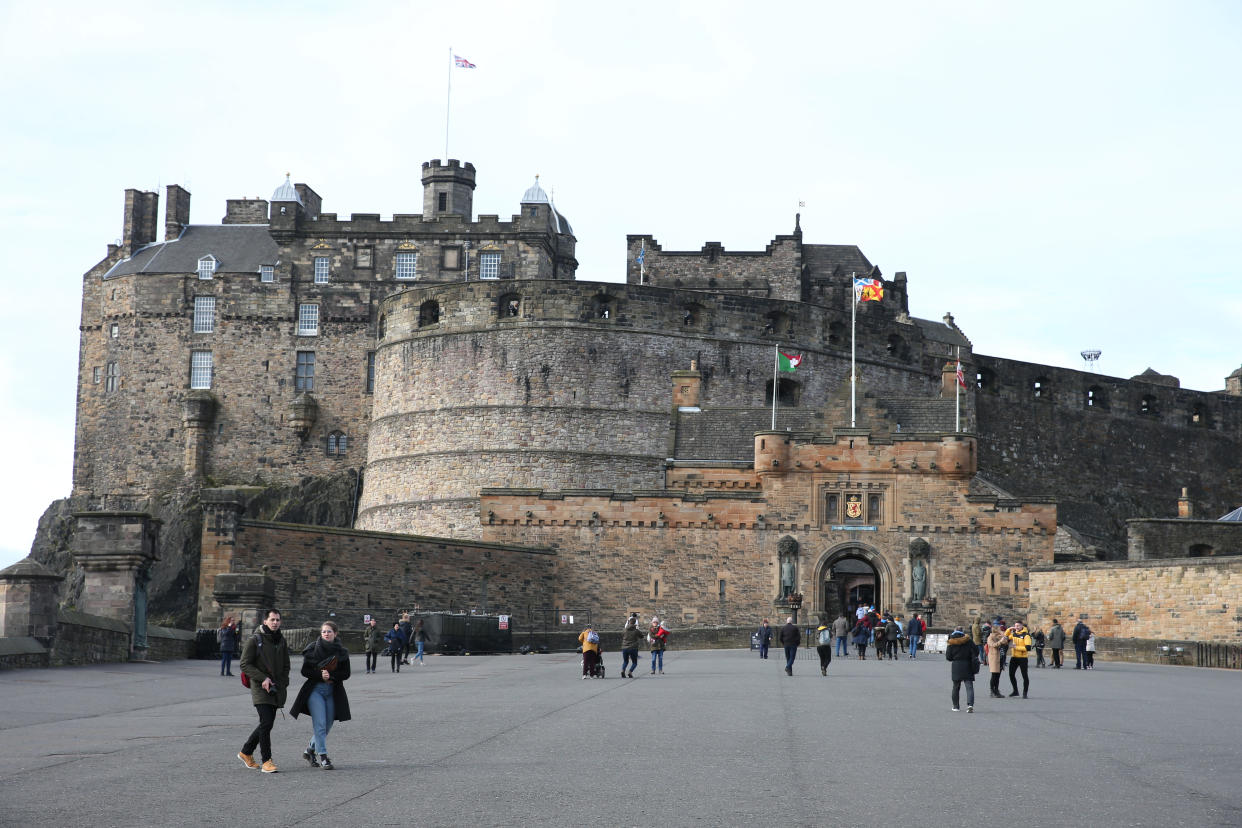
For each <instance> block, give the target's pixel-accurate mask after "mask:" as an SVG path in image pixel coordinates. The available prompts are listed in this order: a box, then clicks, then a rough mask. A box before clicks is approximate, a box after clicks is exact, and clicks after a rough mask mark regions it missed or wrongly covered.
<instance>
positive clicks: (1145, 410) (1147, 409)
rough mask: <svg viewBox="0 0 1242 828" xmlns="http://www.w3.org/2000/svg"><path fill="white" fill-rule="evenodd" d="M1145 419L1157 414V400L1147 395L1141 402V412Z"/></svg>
mask: <svg viewBox="0 0 1242 828" xmlns="http://www.w3.org/2000/svg"><path fill="white" fill-rule="evenodd" d="M1138 413H1140V414H1142V415H1143V416H1145V417H1150V416H1152V415H1154V414H1155V413H1156V398H1155V397H1153V396H1151V395H1150V394H1147V395H1145V396H1144V397H1143V399H1141V400H1139V411H1138Z"/></svg>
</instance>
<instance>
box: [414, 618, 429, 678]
mask: <svg viewBox="0 0 1242 828" xmlns="http://www.w3.org/2000/svg"><path fill="white" fill-rule="evenodd" d="M425 649H427V629H426V627H424V626H423V619H421V618H420V619H418V621H417V622H416V623H415V624H414V660H415V661H417V662H418V664H419V666H420V667H421V666H422V665H423V651H424V650H425Z"/></svg>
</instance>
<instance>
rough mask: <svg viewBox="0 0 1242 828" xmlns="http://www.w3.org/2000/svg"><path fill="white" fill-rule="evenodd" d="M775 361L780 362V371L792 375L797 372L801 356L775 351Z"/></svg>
mask: <svg viewBox="0 0 1242 828" xmlns="http://www.w3.org/2000/svg"><path fill="white" fill-rule="evenodd" d="M776 353H777V355H778V356H777V360H778V361H779V362H780V369H781V370H782V371H788V372H789V373H791V374H792V373H793V372H794V371H797V370H798V366H799V365H801V364H802V354H787V353H785V352H784V351H781V350H779V349H778V350H777V352H776Z"/></svg>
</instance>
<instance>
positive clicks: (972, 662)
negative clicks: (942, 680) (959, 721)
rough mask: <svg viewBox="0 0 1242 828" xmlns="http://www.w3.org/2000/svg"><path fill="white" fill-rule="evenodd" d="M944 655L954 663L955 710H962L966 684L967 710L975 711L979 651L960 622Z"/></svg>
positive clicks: (950, 637) (950, 636)
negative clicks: (961, 699) (962, 692)
mask: <svg viewBox="0 0 1242 828" xmlns="http://www.w3.org/2000/svg"><path fill="white" fill-rule="evenodd" d="M944 657H945V659H946V660H947V661H949V662H950V663H951V664H952V665H953V668H952V678H953V712H954V713H957V712H958V711H959V710H961V709H962V708H961V705H959V704H958V700H959V699H960V697H961V693H960V690H961V687H962V684H963V683H965V684H966V712H967V713H974V712H975V674H976V673H978V672H979V651H978V650H976V649H975V644H974V641H973V640H972V639H971V636H970V635H969V634H968V633H966V632H964V631H963V630H962V625H961V624H958V625H957V626H956V627H955V628H954V629H953V632H952V634H950V635H949V646H948V649H946V650H945V651H944Z"/></svg>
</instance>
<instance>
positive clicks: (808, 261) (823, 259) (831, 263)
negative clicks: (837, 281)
mask: <svg viewBox="0 0 1242 828" xmlns="http://www.w3.org/2000/svg"><path fill="white" fill-rule="evenodd" d="M802 262H803V264H805V265H806V266H807V267H808V268H809V273H810V276H811V277H812V278H827V277H828V276H831V275H832V272H833V271H834V270H836V268H837V267H838V266H840V268H841V272H842V273H847V274H848V273H851V272H853V273H857V274H858V275H859V276H862V275H863V274H865V273H868V272H870V271H871V267H872V265H871V262H869V261H867V257H866V256H864V255H863V252H862V250H860V249H859V247H858V245H856V244H804V245H803V246H802Z"/></svg>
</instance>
